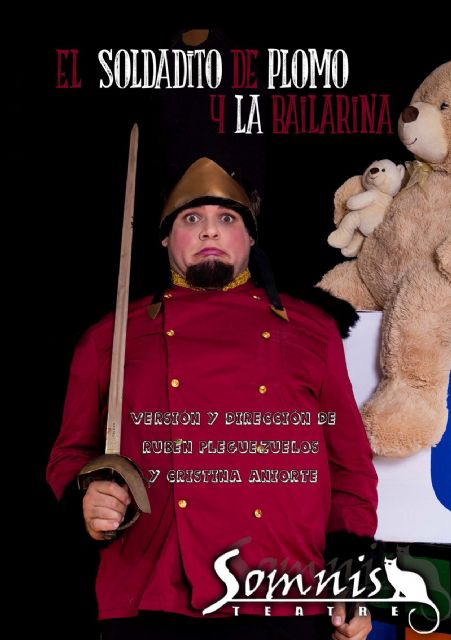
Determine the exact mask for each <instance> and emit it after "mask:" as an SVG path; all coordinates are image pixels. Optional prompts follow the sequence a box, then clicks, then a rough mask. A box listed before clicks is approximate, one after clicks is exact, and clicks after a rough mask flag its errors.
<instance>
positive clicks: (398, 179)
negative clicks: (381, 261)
mask: <svg viewBox="0 0 451 640" xmlns="http://www.w3.org/2000/svg"><path fill="white" fill-rule="evenodd" d="M404 173H405V168H404V165H402V164H398V165H396V164H395V163H394V162H392V161H391V160H376V162H373V163H372V164H370V166H369V167H368V168H367V169H366V171H365V173H364V174H363V176H362V186H363V188H364V189H365V191H363V192H362V193H357V194H356V195H353V196H351V197H350V198H348V200H347V201H346V208H347V209H349V213H347V214H346V215H345V216H344V217H343V218H342V220H341V221H340V224H339V225H338V227H337V229H336V230H335V231H332V233H331V234H330V235H329V237H328V238H327V242H328V243H329V244H330V245H331V247H336V248H338V249H341V253H342V254H343V255H344V256H346V257H347V258H353V257H354V256H356V255H357V254H358V253H359V251H360V247H361V246H362V244H363V241H364V240H365V238H366V236H369V235H370V234H371V233H372V232H373V231H374V229H375V228H376V227H377V225H378V224H380V223H381V222H382V220H383V219H384V215H385V212H386V211H387V209H388V207H389V206H390V204H391V201H392V200H393V196H395V195H396V194H397V193H398V191H399V190H400V188H401V183H402V180H403V178H404Z"/></svg>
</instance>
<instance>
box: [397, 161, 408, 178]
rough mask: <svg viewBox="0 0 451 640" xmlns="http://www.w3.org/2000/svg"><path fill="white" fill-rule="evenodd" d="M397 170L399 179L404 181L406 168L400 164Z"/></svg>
mask: <svg viewBox="0 0 451 640" xmlns="http://www.w3.org/2000/svg"><path fill="white" fill-rule="evenodd" d="M396 168H397V169H398V172H399V177H400V178H401V180H402V179H403V178H404V174H405V173H406V168H405V166H404V165H403V164H398V165H397V167H396Z"/></svg>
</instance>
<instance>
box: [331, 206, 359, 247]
mask: <svg viewBox="0 0 451 640" xmlns="http://www.w3.org/2000/svg"><path fill="white" fill-rule="evenodd" d="M359 225H360V212H359V211H351V212H350V213H348V214H347V215H345V217H344V218H343V220H342V221H341V222H340V224H339V225H338V227H337V229H335V231H332V233H331V234H329V236H328V238H327V242H328V243H329V244H330V246H331V247H336V248H337V249H341V248H343V247H346V246H347V245H348V244H349V243H350V242H351V241H352V239H353V236H354V232H355V230H356V229H358V228H359Z"/></svg>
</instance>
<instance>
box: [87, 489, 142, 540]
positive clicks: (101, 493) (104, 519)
mask: <svg viewBox="0 0 451 640" xmlns="http://www.w3.org/2000/svg"><path fill="white" fill-rule="evenodd" d="M130 502H131V500H130V497H129V495H128V487H127V485H123V486H119V485H118V484H117V483H116V482H110V481H108V480H94V481H93V482H91V483H90V485H89V487H88V489H87V491H86V493H85V495H84V497H83V517H84V519H85V525H86V529H87V531H88V533H89V535H90V536H91V538H94V540H103V539H104V538H103V535H102V532H103V531H114V530H115V529H117V528H118V526H119V525H120V524H121V522H122V521H123V519H124V516H125V512H126V511H127V507H128V505H129V504H130Z"/></svg>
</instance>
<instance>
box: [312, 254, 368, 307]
mask: <svg viewBox="0 0 451 640" xmlns="http://www.w3.org/2000/svg"><path fill="white" fill-rule="evenodd" d="M318 286H319V287H320V288H321V289H324V290H325V291H328V292H329V293H331V294H332V295H334V296H337V298H342V299H343V300H346V301H347V302H350V303H351V304H352V306H353V307H354V308H355V309H357V310H360V309H362V310H367V311H380V307H379V306H378V304H377V303H376V301H375V300H374V298H373V296H372V295H371V293H370V291H369V289H368V288H367V287H366V285H365V283H364V282H363V280H362V278H361V277H360V273H359V271H358V269H357V260H350V261H347V262H341V263H340V264H337V265H336V266H335V267H334V268H333V269H331V270H330V271H328V272H327V273H326V274H325V275H324V276H323V277H322V278H321V280H320V282H319V283H318Z"/></svg>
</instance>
